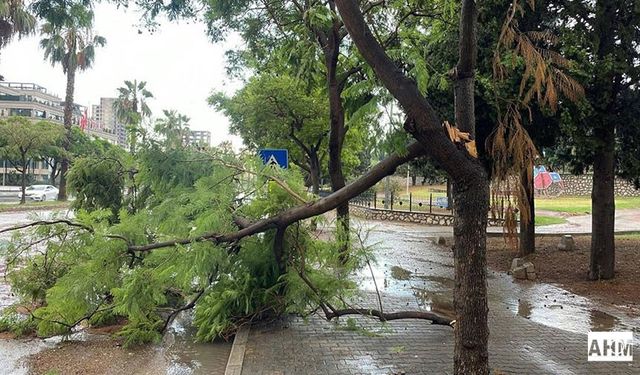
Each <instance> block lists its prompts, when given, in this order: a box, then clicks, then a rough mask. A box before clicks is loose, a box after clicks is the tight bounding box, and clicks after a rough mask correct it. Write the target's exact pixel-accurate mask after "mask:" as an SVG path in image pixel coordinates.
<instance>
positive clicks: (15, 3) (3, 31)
mask: <svg viewBox="0 0 640 375" xmlns="http://www.w3.org/2000/svg"><path fill="white" fill-rule="evenodd" d="M35 28H36V19H35V17H34V16H33V15H32V14H31V13H29V11H28V10H27V9H26V7H25V4H24V1H22V0H7V1H3V2H1V3H0V48H2V47H4V46H6V45H7V44H8V43H9V42H10V41H11V39H13V37H14V36H17V37H18V38H22V37H25V36H27V35H29V34H31V33H33V32H34V30H35Z"/></svg>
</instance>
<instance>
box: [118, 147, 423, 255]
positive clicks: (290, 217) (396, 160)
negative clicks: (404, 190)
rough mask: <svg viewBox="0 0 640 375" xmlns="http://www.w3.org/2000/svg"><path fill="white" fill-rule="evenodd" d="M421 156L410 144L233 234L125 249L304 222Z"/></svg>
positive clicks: (145, 248) (241, 235) (215, 239)
mask: <svg viewBox="0 0 640 375" xmlns="http://www.w3.org/2000/svg"><path fill="white" fill-rule="evenodd" d="M423 154H424V150H423V148H422V146H420V145H419V144H418V143H412V144H411V145H409V146H408V147H407V151H406V153H405V154H403V155H399V154H392V155H391V156H389V157H388V158H386V159H384V160H383V161H381V162H380V163H378V164H377V165H376V166H375V167H373V168H371V169H370V170H369V171H368V172H367V173H365V174H364V175H362V176H361V177H360V178H358V179H357V180H355V181H353V182H352V183H350V184H349V185H347V186H345V187H343V188H342V189H340V190H338V191H336V192H334V193H332V194H330V195H328V196H326V197H324V198H321V199H318V200H316V201H314V202H312V203H307V204H305V205H301V206H297V207H294V208H291V209H288V210H286V211H284V212H282V213H280V214H278V215H275V216H273V217H270V218H266V219H261V220H258V221H256V222H254V223H253V224H252V225H250V226H248V227H246V228H243V229H240V230H239V231H237V232H233V233H227V234H220V233H207V234H203V235H200V236H197V237H193V238H185V239H179V240H170V241H164V242H157V243H152V244H148V245H141V246H129V250H132V251H143V252H145V251H152V250H155V249H160V248H164V247H172V246H176V245H187V244H190V243H195V242H203V241H212V242H214V243H216V244H219V243H228V242H233V241H236V240H239V239H241V238H244V237H247V236H251V235H254V234H257V233H262V232H265V231H267V230H269V229H276V228H280V227H285V226H288V225H290V224H293V223H295V222H297V221H300V220H304V219H308V218H310V217H313V216H317V215H320V214H323V213H325V212H328V211H331V210H333V209H335V208H336V207H338V206H339V205H340V204H342V203H344V202H347V201H348V200H349V199H351V198H354V197H356V196H357V195H359V194H361V193H363V192H364V191H366V190H367V189H368V188H370V187H371V186H373V185H375V184H376V183H377V182H378V181H380V180H382V179H383V178H384V177H386V176H388V175H390V174H393V173H394V172H395V170H396V168H397V167H398V166H400V165H402V164H404V163H406V162H408V161H410V160H413V159H414V158H416V157H418V156H420V155H423Z"/></svg>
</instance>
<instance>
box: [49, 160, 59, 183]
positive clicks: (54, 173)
mask: <svg viewBox="0 0 640 375" xmlns="http://www.w3.org/2000/svg"><path fill="white" fill-rule="evenodd" d="M50 166H51V173H50V174H49V183H50V184H51V185H54V186H55V184H56V178H57V177H58V161H57V160H55V159H53V161H52V162H51V164H50Z"/></svg>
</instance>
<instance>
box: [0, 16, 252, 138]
mask: <svg viewBox="0 0 640 375" xmlns="http://www.w3.org/2000/svg"><path fill="white" fill-rule="evenodd" d="M138 19H139V17H138V14H137V13H136V12H135V11H134V10H128V11H126V10H124V9H116V8H115V6H113V5H111V4H97V6H96V9H95V23H94V24H95V31H96V34H99V35H102V36H104V37H105V38H106V39H107V45H106V46H105V47H103V48H99V49H97V50H96V60H95V62H94V65H93V67H92V68H91V69H90V70H88V71H85V72H81V73H79V74H78V75H77V76H76V90H75V100H74V101H75V102H76V103H78V104H82V105H87V106H90V105H91V104H99V103H100V97H116V96H117V91H116V89H117V88H118V87H120V86H124V80H125V79H128V80H134V79H137V80H139V81H140V80H142V81H147V88H148V89H149V90H150V91H151V92H152V93H153V95H154V97H155V98H154V99H152V100H151V101H150V102H149V105H150V107H151V110H152V112H153V116H154V117H155V116H158V117H159V116H161V113H162V109H175V110H177V111H179V112H181V113H183V114H185V115H187V116H189V117H190V118H191V122H190V125H191V129H194V130H210V131H211V135H212V136H211V139H212V141H211V142H212V143H213V144H214V145H217V144H219V143H220V142H222V141H225V140H232V141H233V143H234V145H235V146H236V147H238V146H240V145H241V141H240V139H239V138H237V137H234V136H231V135H229V132H228V121H227V120H226V118H225V117H224V115H222V114H219V113H216V112H215V111H214V110H213V109H212V108H211V107H209V106H208V105H207V102H206V100H207V97H208V96H209V94H210V92H211V91H218V90H222V91H226V92H227V93H233V91H235V89H237V88H238V86H239V84H238V82H232V81H230V79H228V78H227V76H226V74H225V70H224V63H225V60H224V52H225V51H226V50H227V49H229V47H230V46H232V44H231V43H232V42H228V43H226V44H212V43H211V42H210V41H209V40H208V39H207V36H206V34H205V29H206V28H205V26H204V25H202V24H194V23H191V24H188V23H186V22H180V23H178V24H176V23H168V22H165V23H164V24H163V25H162V27H160V28H159V29H158V31H156V32H155V33H154V34H150V33H148V32H147V31H146V30H143V33H142V34H138V29H139V28H138V27H137V26H136V24H137V23H138ZM40 38H41V37H40V36H39V35H36V36H33V37H30V38H26V39H22V40H19V41H18V40H14V41H13V42H11V43H10V44H9V45H8V46H7V47H5V48H4V49H3V50H2V51H0V53H1V54H0V73H1V74H2V75H4V78H5V80H6V81H16V82H33V83H36V84H39V85H41V86H44V87H45V88H47V89H48V90H49V91H50V92H53V93H54V94H56V95H57V96H59V97H60V98H62V99H64V94H65V87H66V78H65V76H64V74H63V73H62V67H61V66H60V65H56V66H55V67H52V66H51V64H50V63H48V62H46V61H44V59H43V56H44V55H43V51H42V50H41V49H40V48H39V45H38V41H39V40H40ZM235 43H238V39H237V38H236V39H235Z"/></svg>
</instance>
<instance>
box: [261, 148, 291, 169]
mask: <svg viewBox="0 0 640 375" xmlns="http://www.w3.org/2000/svg"><path fill="white" fill-rule="evenodd" d="M258 155H260V158H261V159H262V162H263V163H264V164H265V165H270V166H274V167H280V168H283V169H288V168H289V150H286V149H278V148H263V149H260V150H258Z"/></svg>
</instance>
